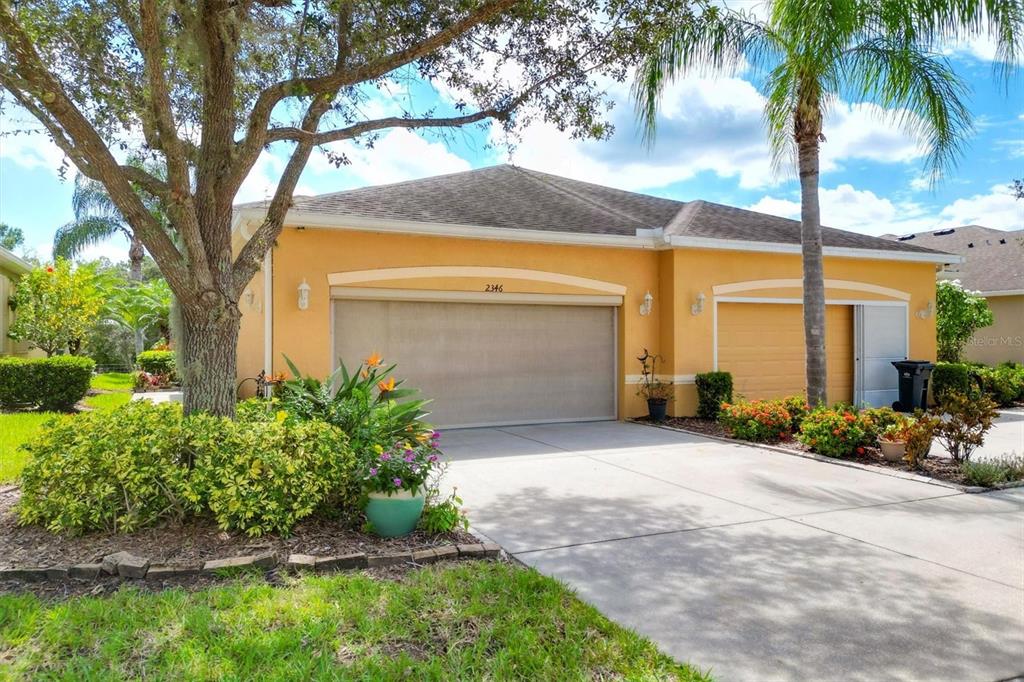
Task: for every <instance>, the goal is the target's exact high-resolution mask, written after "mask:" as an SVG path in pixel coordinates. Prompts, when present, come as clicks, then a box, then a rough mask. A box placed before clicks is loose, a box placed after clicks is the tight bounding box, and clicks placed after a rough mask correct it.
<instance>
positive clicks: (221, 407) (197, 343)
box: [177, 301, 241, 417]
mask: <svg viewBox="0 0 1024 682" xmlns="http://www.w3.org/2000/svg"><path fill="white" fill-rule="evenodd" d="M180 314H181V333H180V335H179V339H178V345H177V356H178V373H179V374H180V375H181V382H182V390H183V392H184V407H185V414H191V413H193V412H209V413H210V414H215V415H220V416H224V417H234V416H235V400H236V390H235V380H236V374H235V368H236V364H237V363H236V358H237V353H236V349H237V347H238V330H239V327H240V322H241V311H239V310H238V306H237V305H232V304H226V303H224V304H218V305H207V304H205V303H203V302H191V301H190V302H184V301H183V302H181V304H180Z"/></svg>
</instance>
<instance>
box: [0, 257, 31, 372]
mask: <svg viewBox="0 0 1024 682" xmlns="http://www.w3.org/2000/svg"><path fill="white" fill-rule="evenodd" d="M31 270H32V265H31V264H29V263H28V262H26V261H24V260H22V259H21V258H18V257H17V256H15V255H14V254H13V253H11V252H10V251H8V250H7V249H5V248H2V247H0V355H27V354H28V347H27V346H26V345H25V344H23V343H18V342H16V341H14V340H13V339H11V338H9V337H8V336H7V332H8V331H9V330H10V328H11V322H12V321H13V319H14V311H12V310H11V306H10V300H11V296H12V295H13V294H14V285H15V284H16V283H17V281H18V279H19V278H20V277H21V276H22V275H25V274H28V273H29V272H31Z"/></svg>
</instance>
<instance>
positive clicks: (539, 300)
mask: <svg viewBox="0 0 1024 682" xmlns="http://www.w3.org/2000/svg"><path fill="white" fill-rule="evenodd" d="M331 298H360V299H369V300H376V301H424V302H441V303H444V302H448V303H496V304H510V303H519V304H527V305H592V306H612V307H617V306H620V305H622V296H597V295H594V296H591V295H587V294H517V293H502V294H497V293H493V294H492V293H487V292H484V291H438V290H432V289H373V288H369V287H367V288H363V287H331Z"/></svg>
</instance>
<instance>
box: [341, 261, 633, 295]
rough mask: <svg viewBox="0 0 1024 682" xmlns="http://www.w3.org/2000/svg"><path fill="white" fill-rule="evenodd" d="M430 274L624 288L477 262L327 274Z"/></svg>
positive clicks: (380, 277)
mask: <svg viewBox="0 0 1024 682" xmlns="http://www.w3.org/2000/svg"><path fill="white" fill-rule="evenodd" d="M432 277H479V278H484V279H496V280H501V279H518V280H526V281H531V282H546V283H548V284H563V285H565V286H572V287H579V288H581V289H592V290H594V291H600V292H602V293H606V294H615V295H617V296H622V295H624V294H625V293H626V287H625V286H623V285H621V284H615V283H613V282H603V281H601V280H598V279H590V278H588V277H577V276H576V275H566V274H563V273H561V272H548V271H545V270H529V269H526V268H500V267H489V266H477V265H426V266H420V267H411V268H376V269H373V270H353V271H349V272H333V273H331V274H329V275H327V283H328V284H329V285H331V286H343V285H346V284H361V283H364V282H383V281H387V280H402V279H426V278H432Z"/></svg>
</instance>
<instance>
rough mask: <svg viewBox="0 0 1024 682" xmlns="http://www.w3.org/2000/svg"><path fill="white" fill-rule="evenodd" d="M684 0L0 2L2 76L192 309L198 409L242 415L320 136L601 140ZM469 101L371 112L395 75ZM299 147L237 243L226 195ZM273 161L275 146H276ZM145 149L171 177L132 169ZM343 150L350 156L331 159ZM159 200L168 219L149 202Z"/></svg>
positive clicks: (190, 378)
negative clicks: (243, 353) (259, 321)
mask: <svg viewBox="0 0 1024 682" xmlns="http://www.w3.org/2000/svg"><path fill="white" fill-rule="evenodd" d="M685 5H686V2H685V0H420V1H417V2H408V1H404V0H326V1H325V0H304V1H303V0H296V1H292V0H198V1H196V2H185V1H183V0H20V1H12V0H0V41H2V42H0V86H2V88H3V90H2V91H0V92H3V91H5V92H6V96H7V98H8V99H10V98H13V100H14V101H16V104H17V106H19V107H21V108H23V109H24V110H26V111H27V112H29V113H30V114H31V115H32V116H33V117H35V118H36V119H38V120H39V122H41V124H42V126H43V127H44V128H45V131H46V133H47V134H48V135H49V136H50V138H52V140H53V142H54V143H56V145H57V146H58V147H60V149H61V150H63V151H64V153H65V154H66V155H67V157H68V158H69V159H70V160H71V162H72V163H74V165H75V166H76V167H77V168H78V170H79V171H80V172H81V173H82V174H84V175H85V176H86V177H88V178H91V179H93V180H95V181H97V182H99V183H102V185H103V186H104V187H105V188H106V191H107V193H108V194H109V196H110V199H111V200H112V202H113V204H114V205H115V206H116V208H117V210H118V211H119V212H120V214H121V215H122V216H123V217H124V220H125V222H127V224H128V225H129V226H130V228H131V230H132V232H133V234H134V235H135V236H136V237H137V238H138V240H139V241H141V242H142V244H144V245H145V248H146V249H147V250H148V251H149V253H150V254H152V256H153V258H154V259H155V260H156V262H157V264H158V265H159V266H160V270H161V271H162V272H163V274H164V276H165V277H166V278H167V281H168V283H169V284H170V286H171V288H172V289H173V291H174V294H175V296H176V297H177V300H178V301H179V302H180V306H181V318H182V338H181V339H179V345H178V350H179V356H180V357H179V362H180V366H181V368H182V370H183V382H184V392H185V396H184V402H185V409H186V410H187V411H195V410H208V411H210V412H214V413H217V414H226V415H230V414H233V412H234V401H235V368H236V342H237V338H238V331H239V318H240V312H239V309H238V305H237V304H238V299H239V296H240V294H241V292H242V291H243V289H244V288H245V286H246V285H247V284H248V282H249V281H250V280H251V279H252V277H253V276H254V275H255V273H256V272H257V271H258V269H259V268H260V265H261V263H262V261H263V257H264V254H265V253H266V251H267V250H268V249H269V248H270V247H271V246H272V244H273V243H274V240H275V238H276V237H277V236H278V234H279V233H280V231H281V229H282V225H283V221H284V219H285V216H286V214H287V212H288V209H289V206H290V205H291V202H292V195H293V192H294V190H295V186H296V183H297V182H298V179H299V176H300V174H301V173H302V170H303V168H304V167H305V166H306V163H307V161H308V160H309V158H310V155H311V154H312V153H314V151H315V150H316V149H317V148H318V147H321V146H323V145H327V144H330V143H333V142H338V141H341V140H363V141H364V143H365V144H371V143H372V139H373V136H374V135H379V134H380V132H381V131H384V130H386V129H390V128H433V129H438V128H442V129H444V128H447V129H451V128H457V127H460V126H466V125H470V124H475V123H479V122H485V121H487V120H494V121H497V122H498V124H500V125H502V126H504V127H505V128H506V129H507V130H509V131H510V132H513V131H514V129H515V128H516V126H517V125H520V124H522V123H523V122H524V121H528V120H530V119H531V118H535V117H540V118H542V119H544V120H546V121H549V122H553V123H554V124H556V125H557V126H558V127H559V128H561V129H563V130H566V131H567V134H573V135H577V136H589V137H597V138H601V137H605V136H607V135H608V134H610V129H609V128H608V127H607V125H606V124H605V123H604V122H603V119H602V116H601V114H602V112H603V111H604V108H605V102H604V99H603V95H602V93H601V91H600V88H598V87H597V86H596V82H595V76H596V75H597V74H599V73H600V74H602V75H603V76H604V77H608V76H610V77H612V78H617V79H621V78H623V77H624V75H625V74H626V72H627V70H629V69H631V68H632V67H634V66H635V62H634V59H635V57H634V55H640V54H643V53H645V52H647V51H649V49H650V46H651V45H653V44H656V43H657V42H658V40H657V34H658V32H659V31H660V30H661V28H660V27H663V26H678V24H679V22H680V21H684V20H685V19H684V17H685V15H686V8H685ZM403 79H404V80H407V81H410V82H413V83H414V85H415V84H421V83H429V84H432V85H434V86H436V87H437V88H438V89H439V90H444V91H445V92H446V93H449V94H450V93H461V94H459V95H456V96H455V97H456V98H461V99H458V101H456V102H455V106H454V107H453V108H452V109H451V110H449V111H447V112H444V113H445V115H440V114H438V113H436V112H435V111H433V110H425V111H421V110H417V109H415V108H413V106H407V107H405V109H404V111H402V112H401V113H400V114H398V115H388V116H382V117H379V118H378V117H373V116H367V115H366V114H365V112H367V111H371V112H372V111H375V110H379V109H380V107H379V106H367V104H368V103H370V101H371V100H373V99H374V98H375V97H378V98H379V97H380V93H381V92H385V93H386V92H387V91H388V88H389V86H390V85H392V84H394V83H395V82H396V81H399V80H403ZM271 146H279V147H281V148H283V149H284V150H286V151H287V162H286V164H285V166H284V170H283V172H282V174H281V177H280V180H279V182H278V185H277V188H276V191H275V192H274V194H273V196H272V197H271V198H270V201H269V204H268V208H267V213H266V218H265V220H264V221H263V223H262V225H260V226H259V228H258V229H257V230H256V231H255V232H254V234H253V236H252V238H251V239H250V240H249V241H248V242H247V243H246V245H245V246H244V247H243V248H242V249H241V251H240V252H239V253H237V254H236V253H233V252H232V243H231V221H232V204H233V202H234V198H235V195H236V193H237V192H238V190H239V187H240V185H241V184H242V182H243V181H244V180H245V178H246V176H247V175H248V174H249V172H250V171H251V170H252V168H253V165H254V164H255V163H256V161H257V159H258V158H259V156H260V153H261V152H262V151H263V150H265V149H268V148H269V147H271ZM279 153H280V152H279ZM129 154H132V155H135V154H141V155H142V156H143V157H144V158H148V159H150V160H152V161H154V162H156V163H157V164H162V166H163V167H165V168H166V176H163V175H161V176H157V175H156V174H153V173H150V172H148V171H147V170H146V169H145V167H144V166H140V164H138V163H135V164H130V163H127V162H125V161H124V158H126V157H127V156H128V155H129ZM332 159H333V160H335V161H337V162H339V163H344V162H345V161H346V159H345V158H344V156H343V155H340V154H338V153H337V152H334V154H333V156H332ZM152 200H155V201H157V202H158V203H159V206H160V211H161V213H162V214H163V215H165V216H166V217H167V219H168V221H169V224H170V229H168V228H167V227H165V225H164V224H163V223H162V222H161V221H159V220H158V219H156V218H155V217H154V213H153V211H152V210H150V208H148V206H150V204H151V201H152Z"/></svg>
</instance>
